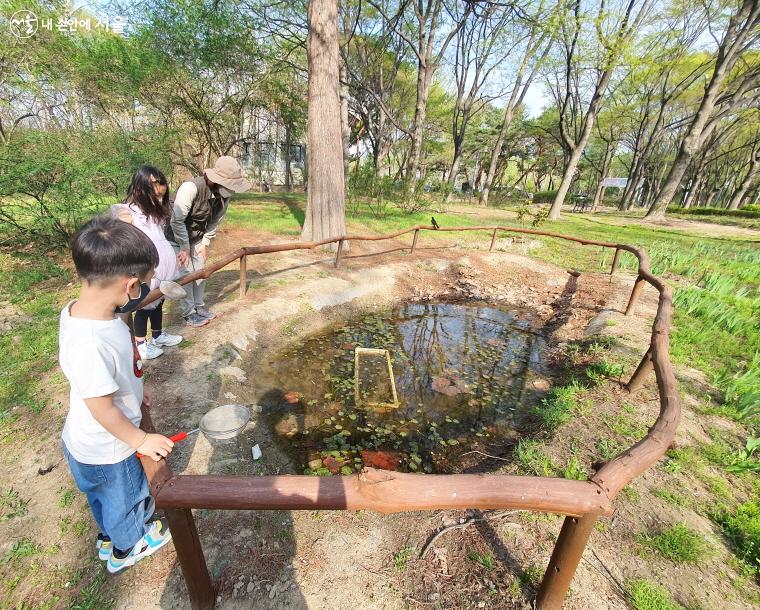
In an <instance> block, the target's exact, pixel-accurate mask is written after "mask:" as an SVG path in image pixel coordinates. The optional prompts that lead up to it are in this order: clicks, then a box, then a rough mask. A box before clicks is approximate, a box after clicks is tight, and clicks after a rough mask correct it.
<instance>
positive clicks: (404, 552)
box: [393, 545, 414, 573]
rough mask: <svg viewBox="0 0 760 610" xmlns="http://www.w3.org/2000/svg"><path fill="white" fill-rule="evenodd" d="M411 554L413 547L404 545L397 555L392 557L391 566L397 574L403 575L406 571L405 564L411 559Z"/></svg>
mask: <svg viewBox="0 0 760 610" xmlns="http://www.w3.org/2000/svg"><path fill="white" fill-rule="evenodd" d="M413 554H414V547H412V546H409V545H406V546H404V547H402V548H401V550H400V551H399V552H398V553H396V554H394V555H393V566H394V567H395V568H396V571H397V572H402V573H403V572H405V571H406V564H407V563H408V562H409V560H410V559H411V558H412V555H413Z"/></svg>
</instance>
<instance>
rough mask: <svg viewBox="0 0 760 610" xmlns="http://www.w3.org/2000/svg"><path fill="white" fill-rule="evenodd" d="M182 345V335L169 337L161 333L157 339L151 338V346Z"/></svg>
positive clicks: (167, 334)
mask: <svg viewBox="0 0 760 610" xmlns="http://www.w3.org/2000/svg"><path fill="white" fill-rule="evenodd" d="M180 343H182V335H170V334H169V333H161V334H160V335H158V337H154V338H153V345H157V346H158V347H172V346H174V345H179V344H180Z"/></svg>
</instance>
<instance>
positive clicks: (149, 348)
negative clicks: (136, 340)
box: [137, 340, 164, 360]
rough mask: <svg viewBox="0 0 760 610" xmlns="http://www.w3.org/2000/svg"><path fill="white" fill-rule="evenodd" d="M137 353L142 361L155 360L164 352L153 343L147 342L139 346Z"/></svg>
mask: <svg viewBox="0 0 760 610" xmlns="http://www.w3.org/2000/svg"><path fill="white" fill-rule="evenodd" d="M137 352H138V353H139V354H140V358H141V359H142V360H153V358H158V357H159V356H160V355H161V354H163V353H164V350H162V349H161V348H160V347H158V346H157V345H154V344H153V342H152V341H149V340H146V341H143V342H142V343H140V344H139V345H138V346H137Z"/></svg>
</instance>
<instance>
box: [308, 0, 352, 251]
mask: <svg viewBox="0 0 760 610" xmlns="http://www.w3.org/2000/svg"><path fill="white" fill-rule="evenodd" d="M308 23H309V34H308V39H307V43H306V47H307V48H306V52H307V57H308V64H309V89H308V101H309V109H308V127H307V143H308V149H307V153H308V155H309V177H308V185H309V186H308V198H307V206H306V218H305V220H304V225H303V232H302V233H301V239H303V240H305V241H319V240H323V239H327V238H330V237H339V236H341V235H345V234H346V211H345V176H344V173H343V145H342V134H341V119H340V115H341V112H340V79H339V73H340V57H339V53H338V0H310V2H309V9H308Z"/></svg>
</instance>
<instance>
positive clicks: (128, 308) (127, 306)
mask: <svg viewBox="0 0 760 610" xmlns="http://www.w3.org/2000/svg"><path fill="white" fill-rule="evenodd" d="M149 292H150V286H148V284H146V283H145V282H141V283H140V296H139V297H136V298H134V299H133V298H132V297H129V300H128V301H127V302H126V303H124V305H122V306H121V307H117V308H116V313H130V312H133V311H134V310H135V309H137V306H138V305H139V304H140V303H142V302H143V301H144V300H145V297H147V296H148V293H149ZM127 296H129V294H127Z"/></svg>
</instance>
